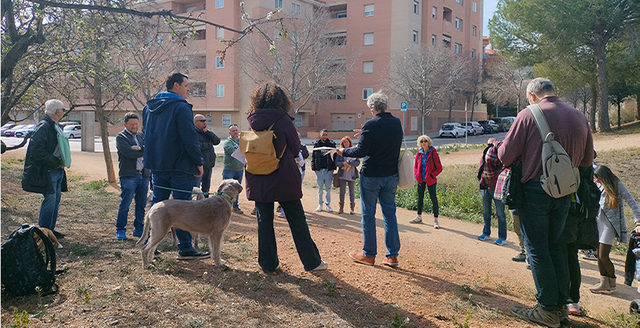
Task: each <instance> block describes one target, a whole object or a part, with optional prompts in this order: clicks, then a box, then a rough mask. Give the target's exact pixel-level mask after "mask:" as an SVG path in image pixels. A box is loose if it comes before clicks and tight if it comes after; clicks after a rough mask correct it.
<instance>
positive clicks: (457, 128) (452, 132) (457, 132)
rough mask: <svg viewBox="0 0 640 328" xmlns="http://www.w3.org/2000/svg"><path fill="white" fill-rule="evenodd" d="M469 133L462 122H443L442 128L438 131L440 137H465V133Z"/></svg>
mask: <svg viewBox="0 0 640 328" xmlns="http://www.w3.org/2000/svg"><path fill="white" fill-rule="evenodd" d="M465 133H467V130H465V128H464V127H463V126H462V125H461V124H460V123H445V124H442V129H440V132H439V133H438V136H440V138H442V137H452V138H458V137H464V134H465Z"/></svg>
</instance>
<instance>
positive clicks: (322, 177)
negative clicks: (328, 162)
mask: <svg viewBox="0 0 640 328" xmlns="http://www.w3.org/2000/svg"><path fill="white" fill-rule="evenodd" d="M316 179H317V181H318V204H320V205H322V191H323V190H325V191H326V193H325V199H326V201H325V202H324V203H325V204H327V205H329V204H331V186H332V185H333V171H329V170H327V169H322V170H318V171H316Z"/></svg>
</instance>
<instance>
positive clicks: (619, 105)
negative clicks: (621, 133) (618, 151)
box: [618, 103, 621, 130]
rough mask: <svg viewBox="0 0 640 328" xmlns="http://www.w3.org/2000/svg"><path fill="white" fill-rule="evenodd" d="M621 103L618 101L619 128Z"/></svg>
mask: <svg viewBox="0 0 640 328" xmlns="http://www.w3.org/2000/svg"><path fill="white" fill-rule="evenodd" d="M620 105H621V103H618V130H620Z"/></svg>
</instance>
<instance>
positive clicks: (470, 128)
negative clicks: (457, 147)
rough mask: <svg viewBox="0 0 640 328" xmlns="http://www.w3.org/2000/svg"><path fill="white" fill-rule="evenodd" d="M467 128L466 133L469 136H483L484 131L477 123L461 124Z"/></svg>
mask: <svg viewBox="0 0 640 328" xmlns="http://www.w3.org/2000/svg"><path fill="white" fill-rule="evenodd" d="M462 125H464V126H465V127H466V128H467V133H469V134H471V135H474V136H475V135H478V134H484V129H483V128H482V126H481V125H480V123H478V122H464V123H462Z"/></svg>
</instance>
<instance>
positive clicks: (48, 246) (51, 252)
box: [33, 227, 56, 283]
mask: <svg viewBox="0 0 640 328" xmlns="http://www.w3.org/2000/svg"><path fill="white" fill-rule="evenodd" d="M33 232H35V233H36V234H37V235H38V237H40V240H42V243H43V244H44V249H45V255H46V258H45V261H44V265H45V267H48V266H49V263H51V269H50V271H51V276H52V277H53V281H52V283H53V282H54V281H55V275H56V250H55V248H54V247H53V243H52V242H51V239H49V237H48V236H47V235H45V234H44V232H42V230H40V229H38V228H37V227H33Z"/></svg>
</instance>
